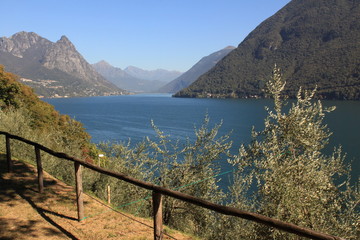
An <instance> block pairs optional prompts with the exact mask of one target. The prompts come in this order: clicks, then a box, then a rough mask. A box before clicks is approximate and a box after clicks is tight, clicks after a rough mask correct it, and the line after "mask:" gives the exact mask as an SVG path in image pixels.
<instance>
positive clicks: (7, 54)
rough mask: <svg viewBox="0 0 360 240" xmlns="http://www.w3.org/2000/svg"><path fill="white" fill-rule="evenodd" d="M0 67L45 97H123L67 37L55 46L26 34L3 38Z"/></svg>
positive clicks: (119, 90)
mask: <svg viewBox="0 0 360 240" xmlns="http://www.w3.org/2000/svg"><path fill="white" fill-rule="evenodd" d="M0 64H2V65H4V66H5V68H6V69H7V71H10V72H14V73H15V74H18V75H19V76H20V77H21V78H22V79H25V81H24V83H25V84H27V85H30V86H31V87H33V88H34V89H35V91H36V92H37V93H38V94H40V95H44V96H46V97H51V96H95V95H111V94H123V93H124V91H123V90H121V89H119V88H117V87H116V86H114V85H113V84H112V83H110V82H109V81H107V80H106V79H104V78H103V77H102V76H101V75H100V74H98V73H97V72H96V71H95V70H94V69H93V68H92V66H91V65H90V64H89V63H88V62H87V61H86V60H85V59H84V58H83V57H82V56H81V54H80V53H79V52H78V51H77V50H76V48H75V46H74V45H73V44H72V43H71V42H70V40H69V39H68V38H67V37H66V36H62V37H61V39H60V40H59V41H57V42H55V43H53V42H51V41H49V40H47V39H45V38H42V37H41V36H39V35H37V34H36V33H28V32H19V33H16V34H14V35H13V36H11V37H10V38H7V37H2V38H0Z"/></svg>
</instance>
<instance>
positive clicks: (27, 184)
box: [0, 155, 192, 240]
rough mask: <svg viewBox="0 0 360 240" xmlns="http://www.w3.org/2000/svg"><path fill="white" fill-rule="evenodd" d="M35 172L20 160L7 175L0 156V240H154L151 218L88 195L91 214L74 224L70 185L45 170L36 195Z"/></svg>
mask: <svg viewBox="0 0 360 240" xmlns="http://www.w3.org/2000/svg"><path fill="white" fill-rule="evenodd" d="M36 176H37V174H36V169H35V168H34V167H33V166H31V165H28V164H25V163H23V162H20V161H14V172H13V173H7V172H6V163H5V160H4V156H3V155H0V239H2V240H10V239H50V240H51V239H133V240H135V239H139V240H140V239H141V240H145V239H153V228H152V224H153V223H152V220H148V219H143V218H139V217H134V216H131V215H129V214H124V213H121V212H118V211H113V210H111V209H110V208H109V207H107V206H106V205H104V204H103V203H101V202H99V201H97V200H95V199H93V198H91V197H89V196H88V195H85V197H84V204H85V214H86V216H90V215H95V216H94V217H91V218H87V219H85V220H83V221H81V222H78V221H77V219H76V217H77V212H76V202H75V199H76V196H75V192H74V189H73V187H71V186H68V185H66V184H64V183H62V182H60V181H58V180H56V179H55V178H53V177H51V176H50V175H48V174H47V173H44V185H45V189H44V193H43V194H40V193H38V190H37V179H36ZM100 212H103V214H98V213H100ZM96 214H98V215H96ZM167 233H168V236H165V239H179V240H185V239H192V238H190V237H188V236H185V235H183V234H181V233H179V232H176V231H174V230H169V229H167ZM169 235H171V236H169Z"/></svg>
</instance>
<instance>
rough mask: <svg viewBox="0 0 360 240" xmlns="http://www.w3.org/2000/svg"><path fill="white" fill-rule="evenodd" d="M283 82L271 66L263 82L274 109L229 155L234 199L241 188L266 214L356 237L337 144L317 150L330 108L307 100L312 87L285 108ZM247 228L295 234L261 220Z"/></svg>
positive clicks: (353, 201)
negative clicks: (234, 175) (236, 172)
mask: <svg viewBox="0 0 360 240" xmlns="http://www.w3.org/2000/svg"><path fill="white" fill-rule="evenodd" d="M284 86H285V82H283V81H282V80H281V75H280V72H279V70H278V69H277V68H275V70H274V77H273V80H272V81H270V82H269V83H268V89H269V94H270V95H271V96H272V97H273V98H274V103H275V107H274V110H270V109H269V108H267V111H268V116H267V118H266V119H265V128H264V130H263V131H260V132H258V131H255V130H253V131H252V136H253V140H252V142H251V143H250V144H249V145H248V146H245V145H242V146H241V148H240V149H239V155H238V156H237V158H235V159H234V160H232V163H234V164H235V165H236V166H237V167H238V169H239V171H240V173H241V174H239V175H237V179H236V180H235V182H236V184H239V186H238V187H237V188H234V189H233V190H235V191H236V192H233V193H234V195H233V196H234V197H235V198H234V201H239V199H238V198H239V194H240V193H243V194H247V195H248V196H251V199H254V202H253V205H252V209H253V210H255V211H257V212H260V213H262V214H264V215H266V216H269V217H273V218H276V219H280V220H283V221H286V222H291V223H294V224H297V225H300V226H303V227H308V228H311V229H314V230H318V231H321V232H326V233H329V234H334V235H338V236H341V237H346V238H348V239H356V237H357V236H356V231H358V230H359V226H357V224H359V220H360V215H359V201H360V198H359V197H360V195H359V189H355V188H353V187H351V186H350V181H349V176H350V172H349V166H345V165H344V164H343V160H344V155H343V154H342V152H341V148H336V149H334V151H333V153H332V155H330V156H326V155H324V154H323V153H322V152H321V150H322V149H323V148H324V147H325V146H326V144H327V143H328V141H329V137H330V135H331V133H330V132H329V130H328V129H327V126H326V125H324V124H323V119H324V116H325V113H326V112H330V111H332V110H333V109H334V108H331V109H324V108H323V106H322V104H321V102H320V101H315V102H314V101H312V99H313V96H314V94H315V90H313V91H301V89H300V90H299V92H298V95H297V101H296V102H295V103H293V104H292V106H291V108H290V109H289V111H288V112H287V113H285V112H283V111H284V110H283V105H284V100H283V99H282V97H281V94H282V92H283V89H284ZM254 188H255V190H254ZM240 200H244V199H240ZM252 234H254V235H255V236H258V237H259V238H261V239H298V238H297V237H295V236H290V235H288V234H285V233H283V232H280V231H274V230H272V229H270V228H268V227H264V226H254V228H253V231H252Z"/></svg>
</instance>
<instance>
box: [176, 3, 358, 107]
mask: <svg viewBox="0 0 360 240" xmlns="http://www.w3.org/2000/svg"><path fill="white" fill-rule="evenodd" d="M359 39H360V1H354V0H292V1H291V2H290V3H288V4H287V5H286V6H285V7H284V8H282V9H281V10H280V11H278V12H277V13H276V14H274V15H273V16H272V17H270V18H268V19H267V20H265V21H264V22H262V23H261V24H260V25H259V26H258V27H257V28H256V29H254V30H253V31H252V32H251V33H250V34H249V35H248V36H247V37H246V38H245V39H244V41H243V42H241V43H240V44H239V46H238V47H237V48H236V49H235V50H233V51H232V52H231V53H230V54H229V55H227V56H226V57H225V58H223V59H222V60H221V61H219V62H218V63H217V65H216V66H215V67H214V68H212V69H211V70H210V71H209V72H207V73H206V74H204V75H202V76H201V77H200V78H199V79H198V80H197V81H196V82H194V83H193V84H192V85H190V86H189V87H188V88H186V89H183V90H181V91H179V92H178V93H177V94H176V95H175V96H178V97H240V98H247V97H263V96H264V92H263V89H264V83H265V81H267V80H268V79H269V78H270V77H271V72H272V69H273V67H274V65H275V64H277V66H278V67H280V68H281V70H282V74H283V78H284V80H286V81H287V85H286V88H285V90H286V92H287V94H289V95H290V96H292V97H294V96H295V94H296V93H297V90H298V89H299V87H300V86H302V87H303V88H306V89H312V88H314V87H316V86H317V88H318V96H319V97H320V98H326V99H357V100H358V99H360V44H359Z"/></svg>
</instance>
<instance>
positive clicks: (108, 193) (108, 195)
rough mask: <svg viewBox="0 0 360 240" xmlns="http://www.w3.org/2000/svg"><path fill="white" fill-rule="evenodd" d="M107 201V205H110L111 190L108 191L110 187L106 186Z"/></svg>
mask: <svg viewBox="0 0 360 240" xmlns="http://www.w3.org/2000/svg"><path fill="white" fill-rule="evenodd" d="M107 200H108V204H109V205H110V204H111V189H110V185H108V186H107Z"/></svg>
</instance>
